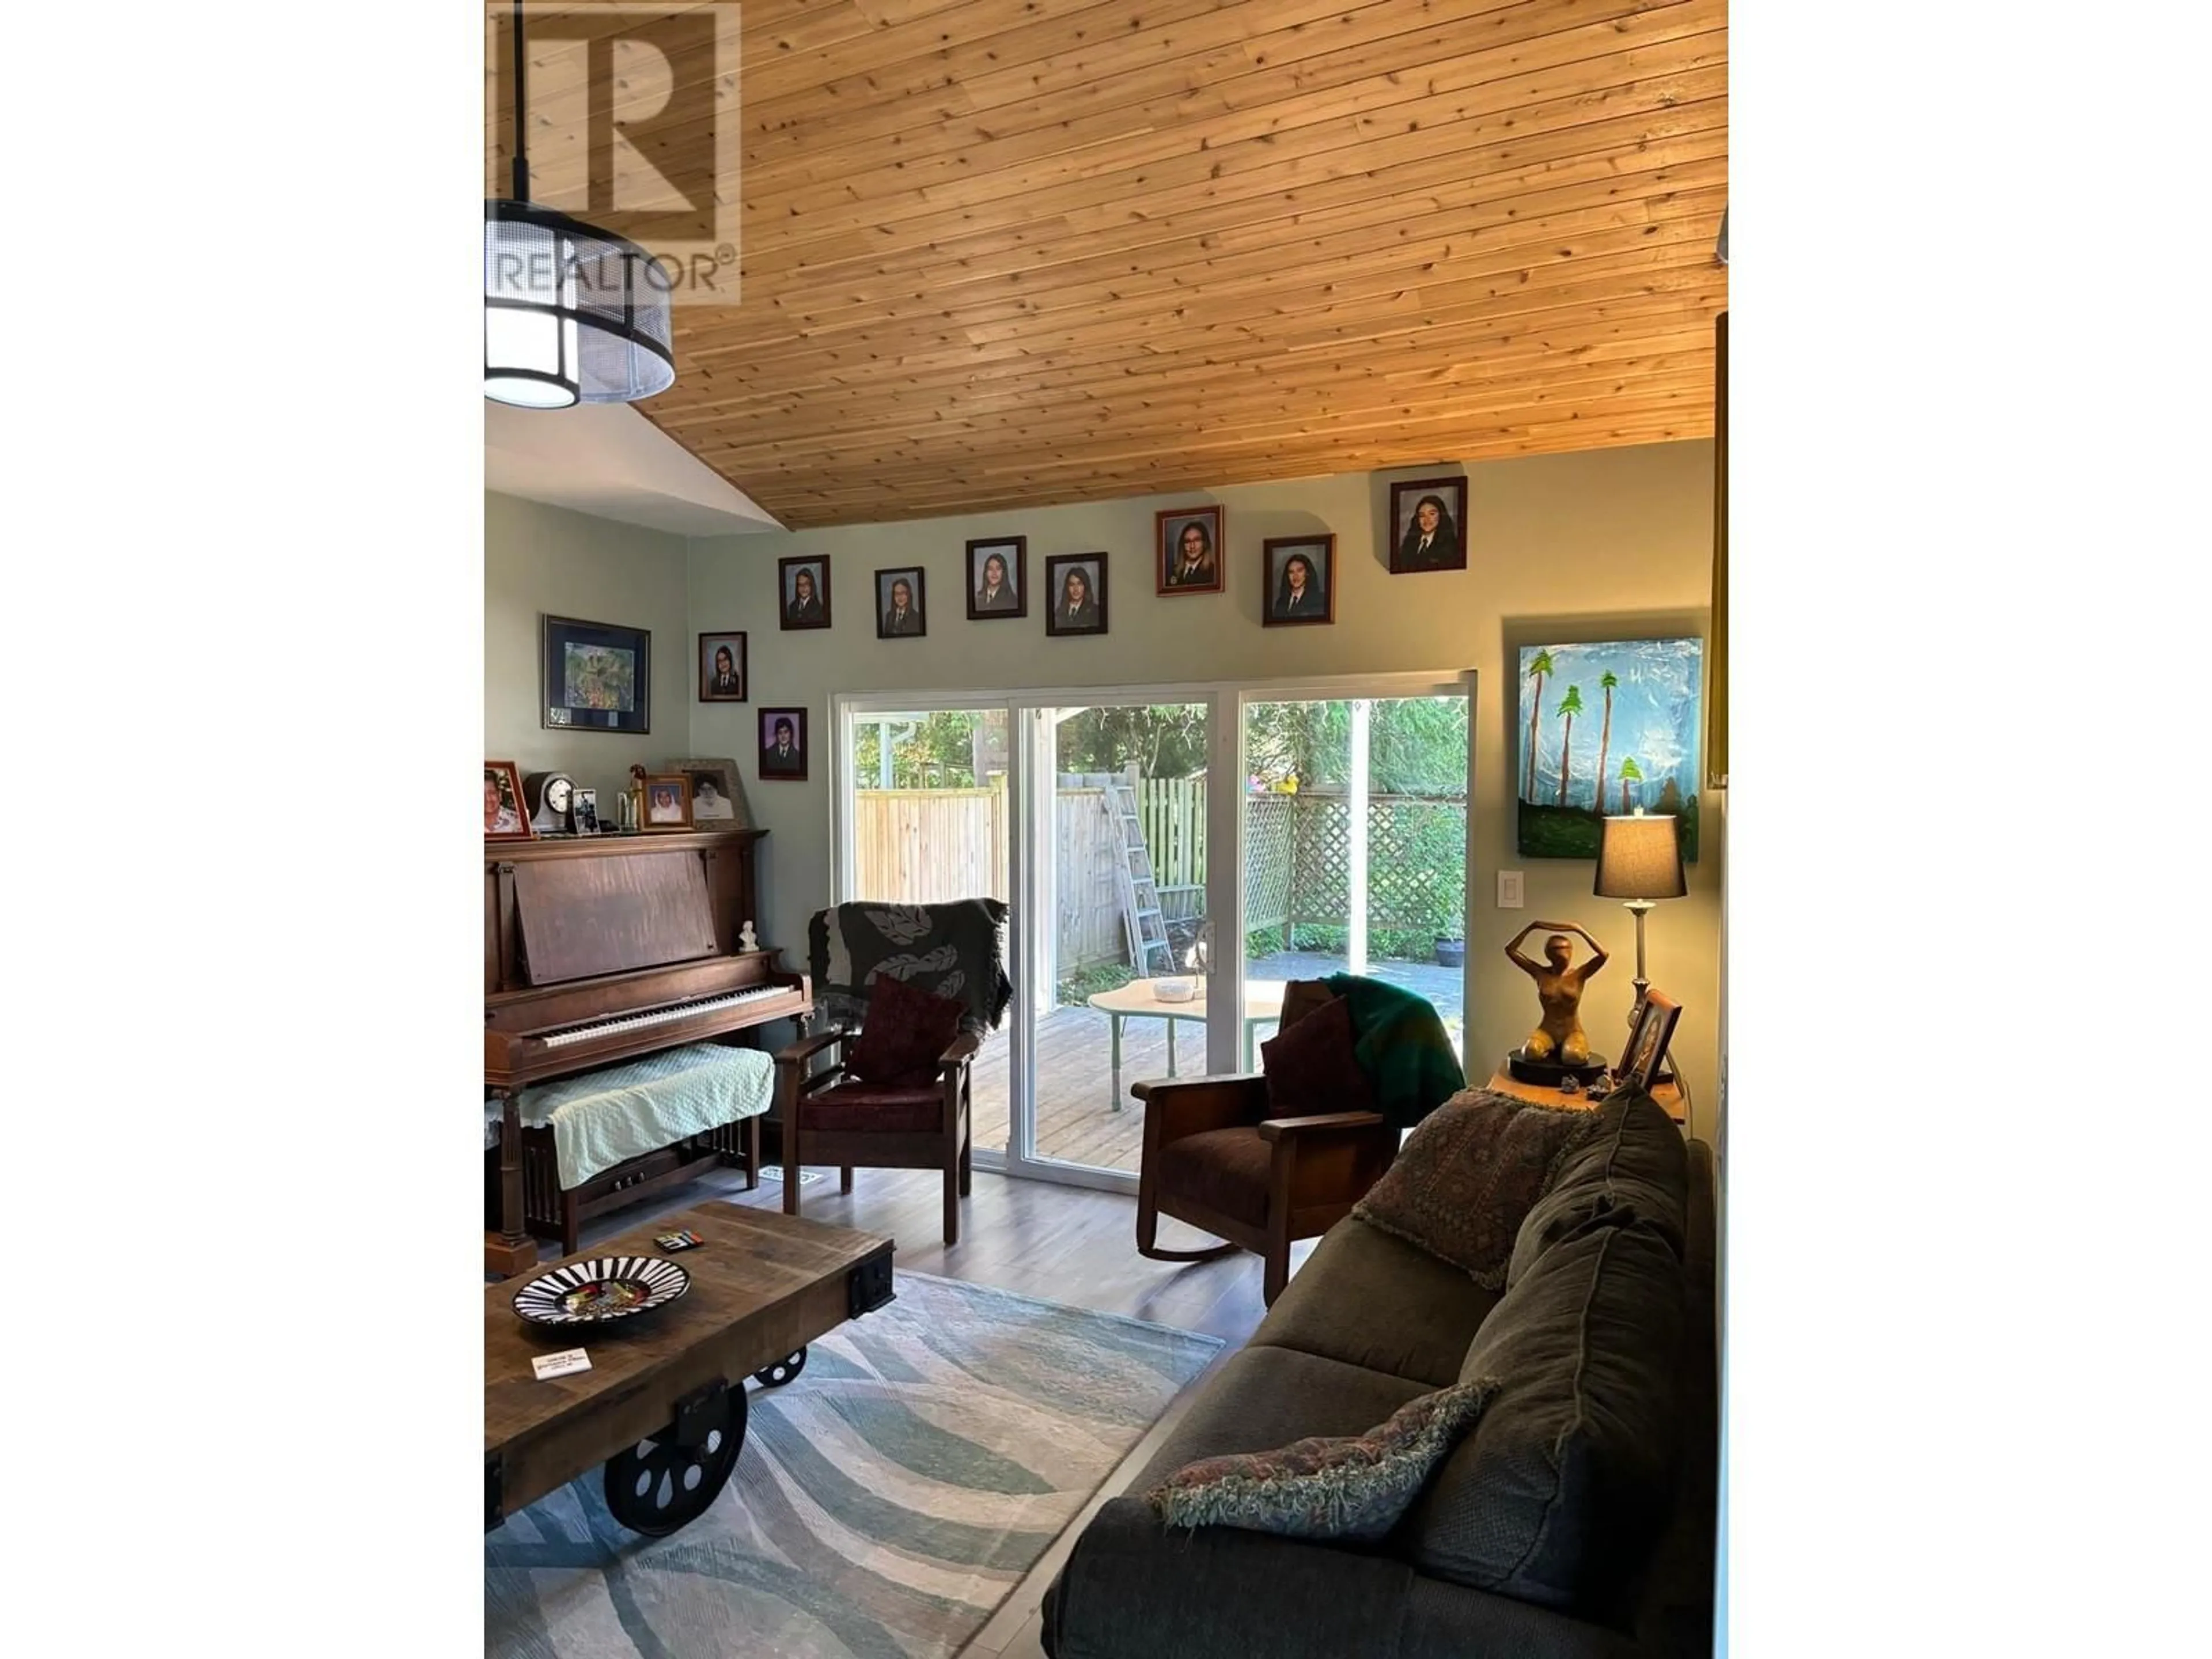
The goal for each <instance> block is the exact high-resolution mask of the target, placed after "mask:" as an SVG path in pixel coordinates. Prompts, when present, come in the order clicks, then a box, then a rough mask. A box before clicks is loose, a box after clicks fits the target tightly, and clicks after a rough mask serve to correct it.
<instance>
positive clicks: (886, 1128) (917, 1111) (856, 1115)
mask: <svg viewBox="0 0 2212 1659" xmlns="http://www.w3.org/2000/svg"><path fill="white" fill-rule="evenodd" d="M799 1126H800V1127H802V1128H807V1129H823V1130H831V1131H836V1132H839V1133H842V1132H843V1131H845V1130H848V1129H859V1130H863V1131H866V1130H870V1129H873V1130H877V1131H879V1132H880V1133H884V1134H891V1133H897V1132H899V1131H901V1130H906V1131H915V1130H920V1131H925V1132H927V1133H932V1134H933V1133H936V1132H937V1131H938V1130H939V1129H941V1128H943V1127H945V1088H944V1085H942V1084H939V1083H930V1084H927V1085H921V1086H901V1085H893V1084H888V1083H862V1082H858V1081H854V1082H851V1083H833V1084H831V1085H829V1087H828V1088H826V1089H824V1090H823V1091H821V1092H820V1093H819V1094H811V1095H809V1096H807V1097H805V1099H804V1100H802V1101H801V1102H800V1103H799Z"/></svg>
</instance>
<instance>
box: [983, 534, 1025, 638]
mask: <svg viewBox="0 0 2212 1659" xmlns="http://www.w3.org/2000/svg"><path fill="white" fill-rule="evenodd" d="M1029 614H1030V542H1029V538H1028V537H1026V536H1000V537H998V538H994V539H993V540H989V541H980V542H970V543H969V544H968V620H969V622H991V621H994V620H996V619H997V618H999V617H1026V616H1028V615H1029Z"/></svg>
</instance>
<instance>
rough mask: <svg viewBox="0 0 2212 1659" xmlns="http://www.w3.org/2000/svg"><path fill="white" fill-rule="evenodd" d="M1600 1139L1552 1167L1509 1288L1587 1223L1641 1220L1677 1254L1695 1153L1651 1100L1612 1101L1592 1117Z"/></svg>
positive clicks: (1525, 1224)
mask: <svg viewBox="0 0 2212 1659" xmlns="http://www.w3.org/2000/svg"><path fill="white" fill-rule="evenodd" d="M1590 1115H1591V1116H1592V1117H1595V1119H1596V1120H1597V1126H1596V1133H1594V1134H1590V1135H1588V1136H1584V1137H1580V1138H1578V1139H1577V1140H1576V1142H1575V1144H1574V1145H1573V1146H1571V1147H1570V1148H1569V1149H1568V1150H1567V1152H1566V1154H1565V1156H1564V1157H1562V1158H1560V1159H1559V1163H1558V1164H1557V1165H1556V1166H1555V1167H1554V1168H1553V1172H1552V1178H1551V1180H1550V1182H1548V1183H1547V1185H1546V1187H1545V1188H1544V1195H1543V1197H1542V1199H1541V1200H1540V1201H1539V1202H1538V1203H1537V1204H1536V1206H1534V1208H1533V1209H1531V1210H1530V1211H1529V1212H1528V1218H1526V1219H1525V1220H1523V1221H1522V1224H1521V1235H1520V1237H1518V1238H1517V1239H1516V1241H1515V1242H1514V1245H1513V1254H1512V1257H1511V1259H1510V1261H1507V1263H1506V1264H1505V1286H1506V1288H1507V1289H1508V1290H1510V1289H1511V1288H1512V1287H1513V1286H1514V1285H1517V1284H1519V1283H1520V1282H1521V1280H1522V1278H1523V1277H1524V1276H1525V1275H1526V1274H1527V1273H1528V1270H1529V1269H1530V1268H1531V1267H1534V1266H1535V1264H1536V1262H1537V1261H1538V1260H1539V1259H1540V1258H1541V1256H1542V1255H1543V1254H1544V1252H1545V1251H1546V1250H1547V1249H1551V1248H1552V1246H1553V1244H1555V1243H1558V1242H1559V1240H1560V1239H1562V1238H1565V1237H1567V1235H1569V1234H1570V1233H1572V1232H1574V1231H1577V1229H1579V1228H1581V1227H1582V1226H1583V1225H1585V1224H1587V1223H1589V1222H1590V1221H1592V1220H1595V1219H1597V1218H1610V1219H1611V1220H1613V1221H1614V1222H1616V1223H1620V1222H1626V1221H1628V1220H1632V1219H1639V1218H1640V1219H1642V1220H1644V1221H1647V1222H1649V1223H1650V1225H1652V1226H1653V1227H1654V1228H1656V1230H1657V1231H1658V1232H1659V1235H1660V1237H1662V1238H1664V1239H1665V1240H1666V1241H1667V1242H1668V1244H1669V1245H1671V1246H1672V1247H1673V1249H1674V1253H1675V1255H1678V1256H1679V1255H1681V1254H1682V1253H1683V1247H1684V1242H1685V1239H1686V1236H1687V1229H1688V1226H1689V1205H1690V1153H1689V1148H1688V1146H1687V1145H1686V1143H1685V1142H1684V1141H1683V1139H1682V1132H1681V1130H1680V1129H1679V1128H1677V1127H1674V1119H1672V1118H1670V1117H1668V1115H1667V1114H1666V1112H1665V1110H1664V1109H1662V1108H1661V1106H1660V1105H1659V1103H1657V1102H1656V1101H1655V1100H1653V1099H1652V1098H1651V1097H1650V1095H1648V1094H1633V1093H1625V1092H1624V1093H1618V1094H1613V1095H1609V1096H1607V1098H1606V1102H1605V1104H1604V1105H1603V1106H1601V1107H1600V1108H1599V1109H1597V1110H1596V1111H1595V1112H1593V1113H1591V1114H1590Z"/></svg>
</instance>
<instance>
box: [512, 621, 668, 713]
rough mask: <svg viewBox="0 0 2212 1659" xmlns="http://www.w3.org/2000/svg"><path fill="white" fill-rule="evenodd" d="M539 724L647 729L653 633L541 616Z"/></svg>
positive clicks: (639, 629)
mask: <svg viewBox="0 0 2212 1659" xmlns="http://www.w3.org/2000/svg"><path fill="white" fill-rule="evenodd" d="M539 626H540V630H541V631H540V635H539V640H538V674H539V678H540V681H541V684H540V685H539V687H538V690H539V691H540V693H541V695H540V696H539V699H538V723H539V724H540V725H542V726H554V727H558V728H560V729H562V730H564V731H575V732H650V731H651V730H652V729H653V723H652V708H651V706H650V691H651V688H652V685H653V635H651V634H649V633H647V631H646V630H645V629H642V628H621V627H617V626H616V625H614V624H612V623H594V622H581V621H579V620H578V619H577V618H576V617H540V618H539Z"/></svg>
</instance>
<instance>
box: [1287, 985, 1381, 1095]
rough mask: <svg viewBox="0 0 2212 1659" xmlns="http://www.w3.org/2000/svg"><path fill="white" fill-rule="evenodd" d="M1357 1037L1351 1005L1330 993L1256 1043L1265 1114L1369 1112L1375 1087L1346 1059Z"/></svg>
mask: <svg viewBox="0 0 2212 1659" xmlns="http://www.w3.org/2000/svg"><path fill="white" fill-rule="evenodd" d="M1357 1042H1358V1039H1357V1037H1356V1036H1355V1034H1354V1033H1353V1031H1352V1005H1351V1003H1349V1002H1347V1001H1346V1000H1345V999H1344V998H1342V997H1331V998H1330V999H1329V1000H1328V1001H1327V1002H1324V1003H1323V1004H1322V1006H1320V1007H1319V1008H1317V1009H1316V1010H1314V1012H1311V1013H1310V1014H1308V1015H1306V1016H1305V1018H1303V1019H1301V1020H1299V1021H1298V1022H1297V1024H1293V1025H1287V1026H1285V1027H1284V1028H1283V1029H1282V1030H1280V1031H1279V1032H1277V1033H1276V1034H1275V1035H1274V1036H1272V1037H1270V1038H1268V1039H1267V1041H1266V1042H1263V1043H1261V1045H1260V1068H1261V1071H1263V1072H1265V1073H1267V1115H1268V1116H1270V1117H1315V1116H1318V1115H1320V1114H1322V1113H1323V1112H1371V1111H1373V1110H1374V1109H1375V1091H1373V1090H1372V1089H1371V1088H1370V1087H1369V1086H1368V1083H1367V1078H1366V1075H1365V1074H1364V1073H1362V1072H1361V1071H1360V1069H1359V1062H1358V1060H1354V1059H1353V1058H1352V1050H1353V1048H1355V1047H1356V1046H1357Z"/></svg>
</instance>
